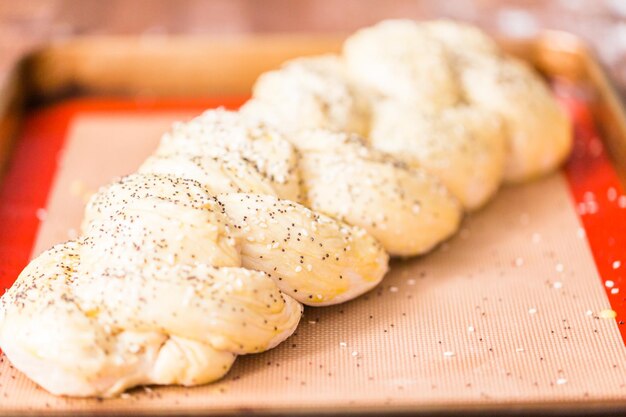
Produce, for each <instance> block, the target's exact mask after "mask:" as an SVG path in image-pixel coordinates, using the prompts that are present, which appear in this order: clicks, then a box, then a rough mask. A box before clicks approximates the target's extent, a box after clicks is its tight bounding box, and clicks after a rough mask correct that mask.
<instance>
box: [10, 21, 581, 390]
mask: <svg viewBox="0 0 626 417" xmlns="http://www.w3.org/2000/svg"><path fill="white" fill-rule="evenodd" d="M570 129H571V128H570V126H569V123H568V121H567V119H566V118H565V116H564V114H563V112H562V111H561V110H560V109H559V108H558V106H557V105H556V103H555V102H554V100H553V99H552V98H551V96H550V94H549V91H548V89H547V88H546V86H545V85H544V84H543V82H542V81H541V79H540V78H539V77H538V75H536V74H535V73H534V72H533V71H532V70H531V69H530V68H529V67H527V66H526V65H525V64H522V63H520V62H519V61H516V60H514V59H513V58H510V57H507V56H505V55H504V54H503V53H502V52H500V51H499V49H498V48H497V46H496V45H495V44H494V43H493V42H492V41H491V40H490V39H489V38H488V37H486V36H485V35H484V34H483V33H482V32H480V31H479V30H477V29H475V28H472V27H469V26H466V25H459V24H454V23H451V22H428V23H423V24H418V23H415V22H412V21H404V20H402V21H386V22H382V23H380V24H378V25H376V26H374V27H372V28H367V29H363V30H361V31H359V32H357V33H356V34H355V35H353V36H351V37H350V38H349V39H348V40H347V41H346V43H345V46H344V51H343V55H342V56H334V55H325V56H321V57H312V58H301V59H297V60H293V61H290V62H288V63H286V64H285V65H284V66H283V67H282V68H281V69H278V70H276V71H270V72H268V73H266V74H264V75H262V76H261V77H260V78H259V80H258V81H257V84H256V85H255V87H254V94H253V98H252V99H251V100H250V101H249V102H248V103H246V105H245V106H244V107H243V108H242V109H241V111H239V112H232V111H225V110H211V111H207V112H205V113H204V114H202V115H201V116H199V117H197V118H195V119H193V120H191V121H189V122H186V123H177V124H175V125H174V126H173V128H172V130H171V131H170V132H168V133H166V134H164V135H163V137H162V140H161V142H160V144H159V146H158V148H157V150H156V151H155V153H154V154H153V155H151V156H150V157H148V159H147V160H146V161H145V162H144V163H143V164H142V166H141V167H140V168H139V170H138V172H137V173H134V174H130V175H128V176H125V177H123V178H120V179H117V180H115V181H114V182H112V183H111V184H109V185H107V186H105V187H102V188H101V189H100V190H99V191H98V192H97V193H96V194H95V195H94V196H93V197H92V198H91V200H90V201H89V203H88V204H87V207H86V210H85V217H84V220H83V223H82V235H81V236H80V237H79V238H77V239H75V240H71V241H69V242H66V243H62V244H59V245H56V246H54V247H53V248H52V249H50V250H48V251H46V252H44V253H43V254H41V255H40V256H38V257H37V258H35V259H34V260H32V261H31V263H30V264H29V265H28V266H27V267H26V268H25V269H24V270H23V271H22V273H21V274H20V276H19V277H18V278H17V281H16V282H15V284H14V285H13V286H12V287H11V288H10V289H9V290H8V291H7V292H6V293H5V294H4V295H3V296H2V298H1V299H0V347H1V348H2V349H3V351H4V352H5V353H6V355H7V356H8V358H9V359H10V360H11V362H12V363H13V364H14V365H15V366H16V367H17V368H18V369H20V370H22V371H23V372H24V373H25V374H26V375H28V376H29V377H30V378H31V379H33V380H34V381H35V382H37V383H38V384H40V385H41V386H43V387H44V388H45V389H47V390H48V391H50V392H52V393H55V394H61V395H73V396H100V397H107V396H113V395H116V394H119V393H120V392H122V391H124V390H125V389H127V388H129V387H133V386H135V385H141V384H162V385H165V384H180V385H197V384H203V383H207V382H211V381H214V380H216V379H218V378H220V377H222V376H223V375H224V374H225V373H226V372H228V370H229V369H230V367H231V366H232V364H233V363H234V361H235V359H236V357H237V355H243V354H250V353H257V352H262V351H264V350H267V349H270V348H272V347H274V346H276V345H277V344H278V343H280V342H281V341H283V340H285V339H286V338H287V337H289V336H290V335H291V334H292V333H293V331H294V330H295V328H296V326H297V324H298V322H299V320H300V316H301V314H302V304H306V305H309V306H324V305H330V304H336V303H340V302H344V301H347V300H350V299H353V298H355V297H357V296H359V295H361V294H363V293H364V292H366V291H368V290H370V289H372V288H373V287H375V286H376V285H377V284H378V283H379V282H380V281H381V280H382V278H383V276H384V275H385V273H386V271H387V268H388V259H389V255H392V256H413V255H418V254H423V253H426V252H427V251H429V250H430V249H432V248H433V247H434V246H436V245H437V244H438V243H440V242H442V241H443V240H445V239H447V238H448V237H449V236H451V235H452V234H453V233H455V232H456V230H457V229H458V227H459V223H460V221H461V218H462V215H463V211H464V210H474V209H477V208H479V207H480V206H482V205H484V204H485V203H486V202H487V201H488V200H489V199H490V198H491V197H492V196H493V194H494V193H495V192H496V191H497V189H498V187H499V186H500V184H501V182H502V181H503V180H504V181H509V182H514V181H521V180H525V179H527V178H532V177H535V176H538V175H541V174H543V173H546V172H548V171H550V170H552V169H554V168H555V167H556V166H558V164H559V163H560V162H561V161H562V160H563V159H564V158H565V157H566V156H567V153H568V151H569V148H570V146H571V135H570Z"/></svg>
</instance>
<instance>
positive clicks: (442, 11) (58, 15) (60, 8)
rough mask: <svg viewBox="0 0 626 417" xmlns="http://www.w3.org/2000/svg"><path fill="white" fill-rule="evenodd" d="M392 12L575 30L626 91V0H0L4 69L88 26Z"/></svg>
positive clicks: (300, 28)
mask: <svg viewBox="0 0 626 417" xmlns="http://www.w3.org/2000/svg"><path fill="white" fill-rule="evenodd" d="M391 17H407V18H417V19H428V18H436V17H450V18H455V19H462V20H466V21H469V22H473V23H476V24H479V25H480V26H482V27H483V28H485V29H487V30H488V31H490V32H491V33H494V34H504V35H508V36H515V37H526V36H532V35H533V34H534V33H536V32H537V31H539V30H541V29H544V28H549V29H559V30H566V31H570V32H573V33H576V34H578V35H580V36H581V37H583V38H584V39H586V40H587V41H588V42H589V43H590V44H591V45H592V46H593V47H594V48H595V50H596V51H597V54H598V55H599V56H600V57H601V60H602V62H603V63H604V64H605V66H606V67H607V68H608V69H609V72H610V74H611V76H612V77H613V79H614V80H615V82H616V84H617V85H618V88H620V90H621V91H622V92H623V93H626V0H422V1H420V0H105V1H102V0H0V77H2V75H3V74H5V73H6V70H7V68H10V66H11V64H12V63H13V62H14V60H15V59H16V58H17V57H19V56H20V55H21V54H23V53H24V52H25V51H26V50H28V49H29V48H31V47H33V46H34V45H37V44H39V43H42V42H49V41H51V40H56V39H64V38H67V37H71V36H80V35H84V34H92V35H95V34H98V35H105V34H127V35H128V34H137V35H143V36H168V35H172V34H206V33H221V34H237V33H251V32H252V33H254V32H293V31H297V32H324V31H332V32H337V31H350V30H354V29H356V28H358V27H360V26H364V25H368V24H372V23H374V22H376V21H378V20H381V19H383V18H391ZM624 96H625V97H626V94H624Z"/></svg>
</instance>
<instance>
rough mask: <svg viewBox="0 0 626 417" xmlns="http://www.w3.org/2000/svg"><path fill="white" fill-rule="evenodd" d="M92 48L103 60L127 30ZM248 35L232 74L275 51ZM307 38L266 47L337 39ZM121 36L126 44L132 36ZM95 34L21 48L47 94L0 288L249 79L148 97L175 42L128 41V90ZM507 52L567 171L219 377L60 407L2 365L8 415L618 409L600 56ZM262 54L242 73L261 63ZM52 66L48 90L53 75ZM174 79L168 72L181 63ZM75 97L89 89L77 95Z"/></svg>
mask: <svg viewBox="0 0 626 417" xmlns="http://www.w3.org/2000/svg"><path fill="white" fill-rule="evenodd" d="M270 41H272V40H271V39H270V40H267V42H270ZM273 41H274V42H276V40H275V39H274V40H273ZM93 42H94V43H92V44H91V46H92V49H93V50H94V51H97V50H99V49H100V51H102V48H104V47H103V46H102V45H110V44H111V42H113V43H115V42H122V41H121V40H115V41H111V40H107V41H93ZM177 42H178V45H180V44H181V42H182V41H180V40H178V41H177ZM211 42H213V41H211ZM251 42H252V43H251V44H249V45H248V44H246V43H245V42H243V41H241V42H240V43H239V44H238V45H240V46H239V47H240V48H242V49H241V50H239V51H238V52H232V51H231V55H228V54H227V58H225V61H226V62H225V63H224V66H225V68H231V67H232V65H234V64H233V63H232V62H230V61H229V60H228V59H229V58H228V56H231V57H235V58H231V59H238V60H240V61H239V63H240V64H241V60H242V59H245V56H247V55H246V53H245V51H246V48H252V49H250V50H254V51H256V52H255V54H257V55H254V57H255V58H254V59H259V54H260V55H263V53H262V51H264V50H267V51H272V49H271V48H269V47H268V48H266V49H263V47H260V46H259V45H261V44H263V45H264V43H263V42H265V41H264V40H263V41H260V40H258V39H256V40H254V41H251ZM300 42H302V43H303V44H299V43H298V41H297V40H293V39H292V40H291V41H289V42H288V43H286V44H281V45H283V46H282V47H281V48H282V49H280V48H279V49H280V50H281V51H282V53H283V55H284V56H279V55H276V52H271V53H272V54H274V55H271V56H270V55H268V56H270V58H271V59H270V58H268V59H269V60H275V61H280V60H282V59H284V58H286V57H287V56H292V55H297V54H300V53H302V51H305V50H306V51H311V52H318V50H323V49H324V48H325V47H328V49H332V45H335V44H336V42H335V43H333V42H331V41H329V42H326V41H325V42H324V43H322V44H319V43H317V44H314V45H312V44H311V40H306V39H303V40H300ZM183 43H184V42H183ZM121 44H123V45H126V47H125V48H126V49H124V50H122V52H119V53H120V54H122V55H123V51H126V52H127V53H129V54H130V53H131V52H133V49H132V47H131V46H132V45H137V44H133V43H132V42H126V43H121ZM88 45H89V41H88V40H82V41H81V42H80V43H79V44H78V46H77V44H70V45H66V49H63V46H58V45H57V46H55V47H54V48H52V49H48V50H45V51H42V52H40V53H39V54H40V55H34V56H31V57H29V58H28V59H27V60H26V65H25V67H24V71H26V72H25V73H24V74H23V76H22V77H21V78H19V79H20V83H23V84H20V85H18V87H23V88H17V87H16V88H15V89H14V93H15V97H14V99H15V100H17V99H18V98H20V97H21V100H22V102H28V101H31V102H32V101H33V100H35V101H37V102H39V103H44V104H39V105H38V106H37V107H34V108H26V109H24V112H23V114H24V115H25V116H24V117H23V118H21V119H20V120H22V123H21V129H20V133H19V134H18V135H17V136H16V137H15V140H14V141H13V143H14V146H13V149H12V151H11V152H10V156H9V157H8V163H7V164H6V167H5V175H4V177H3V179H2V180H1V182H0V286H2V287H7V286H9V285H10V284H11V282H12V281H13V280H14V279H15V276H16V274H17V273H18V272H19V270H20V269H21V268H22V267H23V266H24V264H25V263H26V262H27V261H28V259H29V258H30V257H31V256H33V255H36V254H38V253H39V252H41V251H42V250H44V249H45V248H47V247H49V246H50V245H52V244H54V243H56V242H59V241H62V240H66V239H68V238H70V237H72V236H73V235H74V234H75V233H76V230H77V227H78V224H79V222H80V219H81V217H82V208H83V205H84V202H85V197H86V196H87V195H88V194H89V193H90V192H91V191H93V190H95V189H96V188H97V187H98V186H99V185H102V184H104V183H106V182H108V181H109V180H110V179H111V178H112V177H114V176H116V175H122V174H125V173H128V172H131V171H133V170H135V169H136V168H137V166H138V164H139V163H140V162H141V161H142V160H143V159H144V158H145V157H146V156H147V155H148V154H149V153H150V152H151V151H152V149H153V148H154V146H155V144H156V142H157V140H158V139H159V136H160V134H161V133H162V132H163V131H164V130H165V129H167V127H168V126H169V124H170V123H171V122H172V121H174V120H185V119H188V118H190V117H192V116H193V115H195V114H198V113H199V112H200V111H201V109H204V108H209V107H216V106H219V105H226V106H227V107H230V108H236V107H237V106H238V105H239V104H241V103H242V102H243V101H244V100H245V96H242V95H241V94H242V93H244V92H245V91H246V88H248V87H249V83H250V82H251V81H250V79H249V78H251V77H248V76H247V75H241V74H239V75H240V76H241V81H240V83H237V82H236V79H235V78H233V79H232V80H231V79H230V78H229V77H230V76H229V75H228V74H226V72H224V73H221V72H219V73H215V74H217V75H215V78H216V79H218V80H221V81H223V82H224V83H226V85H229V86H231V87H229V88H230V89H227V91H222V90H220V88H218V87H214V88H208V87H207V89H206V94H205V96H204V97H194V98H190V97H191V95H192V94H191V93H189V92H190V91H192V90H194V88H193V83H194V81H193V80H194V78H193V77H181V78H179V79H178V82H179V83H181V84H184V85H183V86H179V87H177V88H178V90H177V91H178V93H177V92H176V91H174V90H172V86H173V85H174V83H172V82H169V81H164V82H162V83H161V84H158V83H157V84H155V85H154V88H153V89H152V90H151V91H150V92H149V93H146V90H145V89H146V85H145V82H146V81H145V79H143V80H142V81H141V83H139V84H137V83H136V82H133V78H141V77H139V74H140V73H141V71H150V68H152V64H154V63H155V60H157V61H158V59H163V60H164V62H165V61H166V62H171V61H173V60H174V59H175V58H177V57H180V54H181V48H180V47H178V48H172V49H168V48H164V49H163V48H161V49H160V52H159V54H158V55H151V54H153V52H150V51H152V49H150V50H149V51H146V50H144V49H141V50H140V51H139V52H138V50H134V53H133V56H134V61H133V62H135V63H136V64H134V66H133V63H131V64H130V68H128V70H127V73H128V74H129V77H128V79H127V80H126V81H125V83H124V78H123V72H122V71H121V70H120V68H117V67H116V65H117V64H116V63H115V62H113V63H111V64H110V65H112V70H111V71H110V73H111V74H114V76H113V77H112V78H111V79H109V80H108V81H107V79H106V77H105V78H104V79H103V78H99V77H97V76H96V75H97V74H99V73H103V72H106V68H101V67H98V66H96V67H97V70H93V68H94V62H95V63H100V64H102V62H103V61H102V58H101V56H100V55H98V56H92V55H90V52H89V48H87V46H88ZM194 45H195V47H196V48H197V49H196V50H195V52H196V53H197V54H200V53H201V52H200V51H202V50H203V49H202V48H203V47H204V48H205V47H206V44H204V45H203V43H202V42H200V41H198V40H194V41H192V42H190V43H189V44H187V48H188V50H187V49H184V48H182V49H183V50H185V51H187V52H186V53H189V54H190V56H192V55H193V54H192V51H193V46H194ZM284 45H288V46H284ZM507 45H508V47H509V48H510V50H512V51H514V52H516V53H518V54H521V55H522V56H524V57H526V58H527V59H528V60H529V61H531V62H533V63H534V64H536V65H537V66H538V67H539V68H540V69H541V70H543V71H544V73H546V75H547V76H548V77H549V78H550V79H551V80H552V81H553V84H554V87H555V88H554V91H555V94H556V95H557V96H558V97H559V100H560V101H561V102H562V104H563V105H564V106H565V107H566V108H567V109H568V111H569V113H570V115H571V117H572V120H573V122H574V123H575V127H576V129H575V131H576V146H575V149H574V152H573V155H572V158H571V159H570V161H569V162H568V164H567V166H566V167H564V169H563V170H562V171H560V172H557V173H555V174H553V175H550V176H548V177H545V178H543V179H540V180H538V181H535V182H533V183H530V184H527V185H521V186H515V187H513V186H511V187H505V188H503V189H502V190H501V191H500V193H499V194H498V195H497V197H496V198H495V199H494V200H493V201H492V202H491V203H490V204H489V205H488V206H487V207H485V208H484V209H482V210H481V211H479V212H478V213H474V214H472V215H470V216H467V217H466V219H465V220H464V222H463V226H462V228H461V230H460V231H459V233H457V235H456V236H455V237H454V238H452V239H451V240H450V241H448V242H446V243H444V244H442V245H441V246H440V247H438V248H437V249H436V250H435V251H434V252H433V253H431V254H429V255H427V256H424V257H420V258H415V259H410V260H404V261H400V260H396V261H393V263H392V269H391V272H390V273H389V275H388V276H387V277H386V278H385V280H384V281H383V283H382V284H381V285H380V286H379V287H377V288H376V289H374V290H373V291H372V292H370V293H369V294H366V295H365V296H363V297H361V298H359V299H357V300H354V301H352V302H349V303H346V304H343V305H339V306H334V307H327V308H307V309H306V310H305V316H304V318H303V320H302V323H301V325H300V327H299V328H298V330H297V332H296V334H294V335H293V336H292V337H291V338H290V339H288V340H287V341H286V342H285V343H283V344H281V345H280V346H278V347H277V348H275V349H273V350H271V351H269V352H266V353H263V354H258V355H249V356H246V357H240V358H239V359H238V361H237V362H236V364H235V366H234V368H233V369H232V370H231V372H230V373H229V374H228V375H227V376H226V378H224V379H223V380H222V381H219V382H217V383H214V384H210V385H206V386H202V387H197V388H180V387H163V388H158V387H149V388H138V389H135V390H133V391H131V392H130V393H129V394H128V395H124V396H123V397H121V398H118V399H112V400H100V401H99V400H93V399H69V398H59V397H54V396H52V395H49V394H47V393H46V392H45V391H43V390H42V389H40V388H38V387H37V386H36V385H35V384H33V383H32V382H31V381H29V380H28V379H27V378H26V377H25V376H24V375H22V374H21V373H20V372H18V371H17V370H15V369H13V368H12V367H11V366H10V364H9V362H8V360H7V359H6V358H4V357H0V415H5V414H28V413H50V414H55V413H56V414H63V415H65V414H67V413H69V412H71V413H73V414H81V413H82V414H114V413H123V414H127V413H133V414H177V415H179V414H223V413H228V414H231V413H242V412H250V411H253V412H256V413H285V414H295V413H319V412H325V413H372V412H384V413H392V412H420V413H430V412H442V411H448V412H450V411H455V410H464V411H477V412H486V411H494V412H507V411H509V412H520V411H523V412H532V411H536V412H546V411H550V412H555V411H559V410H560V411H562V412H580V411H607V412H608V411H617V410H625V409H626V369H625V368H626V347H625V342H624V335H625V334H626V333H625V331H624V329H625V326H624V325H623V320H626V307H625V305H624V297H625V296H626V280H624V279H623V278H622V277H623V275H624V273H623V271H626V233H625V232H626V195H625V194H624V189H623V188H622V185H621V182H620V179H619V173H620V172H621V169H622V168H621V167H622V166H623V165H622V162H623V160H622V159H620V158H619V149H621V146H622V145H623V143H626V135H625V131H624V129H623V127H621V126H623V125H621V124H620V123H621V122H620V118H621V120H623V114H622V113H621V108H620V107H619V106H618V105H617V103H618V102H617V101H615V100H613V99H614V98H615V96H614V92H613V91H612V90H611V89H610V85H609V83H608V81H607V80H606V79H605V78H604V75H603V73H602V72H601V70H600V69H599V67H598V66H597V64H596V63H595V61H594V60H593V58H592V56H591V55H590V54H589V53H588V52H587V51H586V50H585V49H584V48H583V47H582V45H581V44H580V43H579V42H578V41H577V40H576V39H575V38H573V37H571V35H567V34H560V35H556V34H552V35H549V36H548V35H544V36H543V37H540V38H538V39H536V40H534V41H531V42H527V43H525V44H507ZM137 48H144V46H137ZM205 50H206V49H205ZM142 51H143V52H142ZM168 51H171V54H170V55H168ZM259 51H261V52H259ZM94 53H95V52H94ZM266 53H267V54H270V52H266ZM105 55H106V51H105ZM68 56H72V57H73V59H74V65H73V66H72V65H70V64H68V61H67V60H65V61H63V62H64V63H63V64H62V65H61V67H62V68H55V67H54V62H55V61H56V60H58V58H59V57H66V58H67V57H68ZM142 56H143V57H144V58H145V60H144V61H142V60H141V57H142ZM52 57H55V58H52ZM159 57H160V58H159ZM242 57H244V58H242ZM118 58H119V59H120V60H122V59H123V56H121V57H118ZM261 58H262V56H261ZM146 62H150V64H151V65H146ZM255 62H256V61H255ZM189 65H190V66H191V68H188V69H187V70H186V71H190V74H195V73H197V72H199V71H200V70H202V69H203V68H205V66H206V65H207V64H206V63H205V62H204V61H202V62H199V63H197V65H196V67H194V66H193V65H194V63H193V62H191V63H189ZM211 65H213V64H211ZM254 65H255V64H254V63H253V62H251V64H250V66H249V67H248V69H246V71H249V72H250V74H252V71H254V70H262V68H257V67H255V66H254ZM263 65H266V63H264V64H263ZM267 65H269V64H267ZM63 66H65V67H63ZM250 67H252V69H250ZM115 68H117V70H119V71H118V72H116V71H117V70H116V69H115ZM110 69H111V68H110ZM52 70H56V72H55V76H54V77H56V78H55V80H56V81H54V82H53V81H50V80H48V81H46V82H43V81H42V80H43V79H45V77H43V75H44V74H46V72H50V71H52ZM94 71H96V72H94ZM164 71H165V75H164V78H168V77H169V76H172V77H173V76H177V77H180V75H181V71H183V70H182V69H180V68H179V69H173V70H171V71H170V70H164ZM168 71H169V72H168ZM215 71H218V70H217V69H215ZM42 77H43V78H42ZM147 79H149V77H147ZM201 83H202V84H203V85H204V84H205V83H207V81H206V79H203V81H202V82H201ZM223 85H224V84H222V87H223ZM26 87H28V88H26ZM195 91H197V90H195ZM68 92H73V93H75V92H83V93H91V95H90V97H82V98H75V97H73V98H72V97H70V98H68ZM137 92H140V93H141V94H140V95H139V96H138V95H137ZM112 93H116V94H117V97H116V98H111V97H110V96H111V94H112ZM6 94H8V93H6ZM172 96H178V97H176V98H172ZM7 97H8V96H6V95H5V98H6V99H7V100H8V98H10V97H8V98H7ZM60 97H64V98H60ZM165 97H169V98H165ZM182 97H185V98H182ZM612 100H613V101H612ZM9 101H10V100H9ZM600 110H601V111H600ZM600 113H602V114H603V116H602V117H599V114H600ZM11 114H13V113H11ZM16 114H17V113H16ZM5 117H8V114H5ZM607 123H608V125H607ZM0 133H1V132H0ZM6 140H7V141H8V140H9V138H7V139H6ZM609 150H610V152H609ZM7 155H9V154H8V152H7ZM94 161H97V163H94ZM622 284H623V285H624V287H623V288H622V287H621V285H622ZM620 290H621V291H623V292H620Z"/></svg>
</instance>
